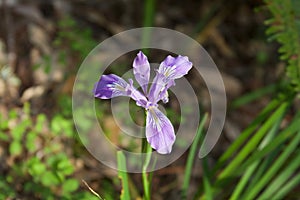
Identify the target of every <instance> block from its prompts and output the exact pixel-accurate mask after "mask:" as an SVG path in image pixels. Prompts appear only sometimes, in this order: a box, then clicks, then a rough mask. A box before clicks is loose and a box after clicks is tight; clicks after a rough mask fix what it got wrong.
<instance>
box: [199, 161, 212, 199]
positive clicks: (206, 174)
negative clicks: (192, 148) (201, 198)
mask: <svg viewBox="0 0 300 200" xmlns="http://www.w3.org/2000/svg"><path fill="white" fill-rule="evenodd" d="M202 168H203V185H204V191H205V197H206V198H205V199H206V200H213V199H214V198H213V186H212V184H211V175H210V171H209V167H208V163H207V157H205V158H203V159H202Z"/></svg>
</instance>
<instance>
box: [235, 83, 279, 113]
mask: <svg viewBox="0 0 300 200" xmlns="http://www.w3.org/2000/svg"><path fill="white" fill-rule="evenodd" d="M277 88H278V84H272V85H268V86H266V87H263V88H260V89H257V90H254V91H253V92H250V93H248V94H245V95H243V96H242V97H240V98H238V99H236V100H234V101H233V102H232V103H231V105H230V108H231V109H236V108H238V107H240V106H243V105H245V104H248V103H250V102H252V101H254V100H256V99H259V98H260V97H262V96H265V95H267V94H270V93H274V92H275V91H276V89H277Z"/></svg>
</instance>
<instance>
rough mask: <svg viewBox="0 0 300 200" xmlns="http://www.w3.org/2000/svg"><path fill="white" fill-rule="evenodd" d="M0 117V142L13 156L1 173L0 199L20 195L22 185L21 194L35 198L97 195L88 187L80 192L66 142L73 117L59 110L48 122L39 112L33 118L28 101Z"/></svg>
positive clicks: (10, 155) (67, 197)
mask: <svg viewBox="0 0 300 200" xmlns="http://www.w3.org/2000/svg"><path fill="white" fill-rule="evenodd" d="M0 118H1V123H0V136H1V137H0V143H1V144H4V145H3V146H4V147H5V146H7V147H8V148H7V149H6V151H7V152H8V155H7V156H9V157H10V159H12V160H13V161H12V162H13V163H12V166H11V167H9V168H7V169H8V171H7V172H6V174H5V175H1V176H0V191H1V192H0V193H1V194H0V199H6V198H17V197H18V193H19V190H20V185H22V187H21V188H22V191H20V192H21V194H22V195H28V196H29V197H31V198H35V199H49V200H50V199H70V200H71V199H97V198H94V196H93V195H92V194H90V193H89V192H88V191H86V192H80V191H79V181H78V180H77V179H74V178H72V175H73V174H74V170H75V169H74V164H73V162H72V160H71V159H70V158H69V155H68V154H67V153H65V149H66V148H67V147H65V146H64V144H65V143H64V141H66V140H68V138H70V139H72V140H73V135H74V129H73V125H72V123H71V121H70V119H66V118H64V117H62V116H61V115H59V114H58V115H56V116H55V117H54V118H53V119H52V120H51V121H50V123H49V121H48V120H47V117H46V116H45V115H44V114H39V115H38V116H36V118H35V120H34V119H33V118H32V116H30V106H29V104H25V105H24V108H23V110H11V111H10V112H9V115H8V118H5V117H4V116H2V115H0ZM4 159H5V158H4ZM6 159H7V158H6ZM22 197H24V198H25V196H22Z"/></svg>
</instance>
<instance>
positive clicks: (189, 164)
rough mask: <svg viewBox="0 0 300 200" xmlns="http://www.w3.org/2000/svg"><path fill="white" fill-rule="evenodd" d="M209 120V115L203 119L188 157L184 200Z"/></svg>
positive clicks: (183, 188) (183, 186)
mask: <svg viewBox="0 0 300 200" xmlns="http://www.w3.org/2000/svg"><path fill="white" fill-rule="evenodd" d="M206 120H207V113H206V114H205V115H204V117H203V118H202V120H201V122H200V125H199V128H198V131H197V133H196V136H195V139H194V141H193V144H192V146H191V149H190V152H189V155H188V159H187V163H186V167H185V172H184V180H183V184H182V194H181V195H182V199H186V198H187V190H188V187H189V183H190V178H191V173H192V168H193V163H194V160H195V156H196V152H197V147H198V145H199V143H200V140H201V138H202V131H203V128H204V125H205V122H206Z"/></svg>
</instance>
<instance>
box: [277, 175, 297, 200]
mask: <svg viewBox="0 0 300 200" xmlns="http://www.w3.org/2000/svg"><path fill="white" fill-rule="evenodd" d="M299 183H300V174H296V175H295V176H294V177H293V178H292V179H291V180H289V181H288V182H287V183H286V184H285V185H283V186H282V187H281V188H280V189H279V190H278V191H277V192H276V193H275V194H274V195H273V197H272V198H273V199H283V198H284V196H286V195H287V194H288V193H289V192H290V191H291V190H292V189H294V188H295V187H296V186H299Z"/></svg>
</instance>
